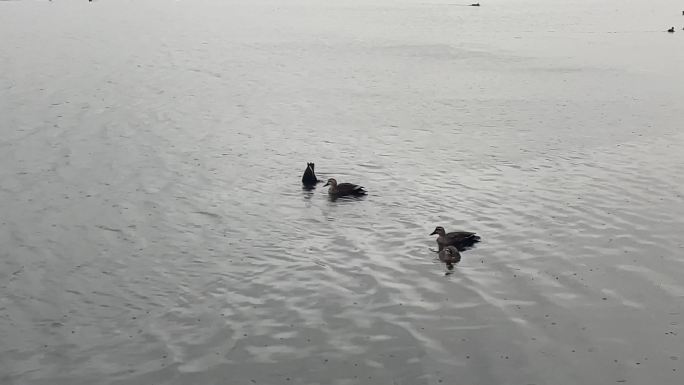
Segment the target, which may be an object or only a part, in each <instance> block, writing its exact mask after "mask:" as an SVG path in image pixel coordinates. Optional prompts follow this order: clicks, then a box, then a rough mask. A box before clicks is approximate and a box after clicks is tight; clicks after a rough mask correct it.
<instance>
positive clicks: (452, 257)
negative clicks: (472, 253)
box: [439, 246, 461, 270]
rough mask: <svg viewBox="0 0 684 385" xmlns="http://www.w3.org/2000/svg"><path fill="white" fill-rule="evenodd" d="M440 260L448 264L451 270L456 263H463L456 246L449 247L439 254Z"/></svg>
mask: <svg viewBox="0 0 684 385" xmlns="http://www.w3.org/2000/svg"><path fill="white" fill-rule="evenodd" d="M439 260H440V261H442V262H444V263H446V265H447V268H448V269H449V270H451V269H453V268H454V264H455V263H459V262H461V253H459V252H458V249H457V248H456V247H454V246H447V247H445V248H444V249H443V250H442V251H440V252H439Z"/></svg>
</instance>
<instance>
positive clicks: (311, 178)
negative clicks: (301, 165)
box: [302, 163, 318, 186]
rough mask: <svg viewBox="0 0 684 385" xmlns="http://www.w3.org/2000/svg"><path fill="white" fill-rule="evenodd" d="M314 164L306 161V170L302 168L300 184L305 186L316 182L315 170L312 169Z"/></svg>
mask: <svg viewBox="0 0 684 385" xmlns="http://www.w3.org/2000/svg"><path fill="white" fill-rule="evenodd" d="M314 167H315V166H314V164H313V163H307V164H306V170H304V175H302V184H303V185H305V186H314V185H316V183H318V178H316V172H315V171H314Z"/></svg>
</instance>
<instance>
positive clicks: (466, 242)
mask: <svg viewBox="0 0 684 385" xmlns="http://www.w3.org/2000/svg"><path fill="white" fill-rule="evenodd" d="M434 234H437V235H439V236H438V237H437V246H438V247H439V251H442V250H443V249H444V248H445V247H446V246H456V248H457V249H458V250H459V251H463V250H465V249H467V248H469V247H471V246H472V245H474V244H476V243H477V242H480V237H479V236H477V235H476V234H475V233H471V232H469V231H454V232H451V233H447V232H446V231H444V227H442V226H437V227H435V231H433V232H432V233H430V235H434Z"/></svg>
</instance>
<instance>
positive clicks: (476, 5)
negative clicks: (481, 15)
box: [470, 3, 480, 7]
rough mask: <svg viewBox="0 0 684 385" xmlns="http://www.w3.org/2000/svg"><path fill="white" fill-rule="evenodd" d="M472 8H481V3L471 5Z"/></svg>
mask: <svg viewBox="0 0 684 385" xmlns="http://www.w3.org/2000/svg"><path fill="white" fill-rule="evenodd" d="M470 6H471V7H479V6H480V3H473V4H470Z"/></svg>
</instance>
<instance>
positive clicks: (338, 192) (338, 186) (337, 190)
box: [323, 178, 366, 197]
mask: <svg viewBox="0 0 684 385" xmlns="http://www.w3.org/2000/svg"><path fill="white" fill-rule="evenodd" d="M325 186H330V188H329V189H328V194H329V195H330V196H331V197H343V196H357V197H358V196H362V195H366V190H365V189H364V188H363V186H359V185H357V184H353V183H337V180H335V178H330V179H328V182H327V183H326V184H324V185H323V187H325Z"/></svg>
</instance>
